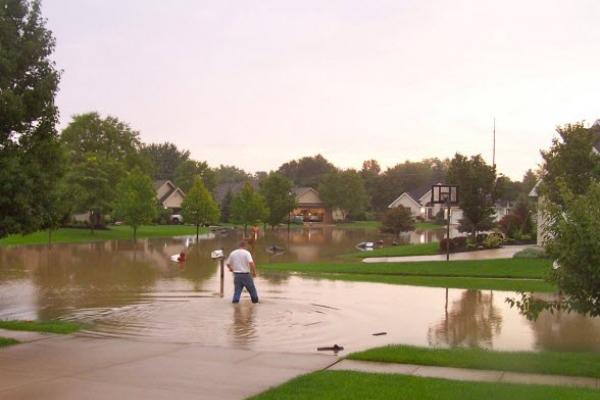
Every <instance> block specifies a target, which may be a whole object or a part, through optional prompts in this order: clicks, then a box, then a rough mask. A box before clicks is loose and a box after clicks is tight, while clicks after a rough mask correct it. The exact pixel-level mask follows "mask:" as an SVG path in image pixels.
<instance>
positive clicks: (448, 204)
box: [446, 195, 450, 261]
mask: <svg viewBox="0 0 600 400" xmlns="http://www.w3.org/2000/svg"><path fill="white" fill-rule="evenodd" d="M446 207H447V209H448V212H447V215H446V217H447V218H448V221H447V222H448V223H447V227H446V261H450V195H448V197H447V198H446Z"/></svg>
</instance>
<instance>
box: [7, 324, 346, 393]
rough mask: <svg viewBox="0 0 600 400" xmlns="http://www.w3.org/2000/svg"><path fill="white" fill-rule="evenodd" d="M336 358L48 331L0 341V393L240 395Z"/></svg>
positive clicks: (278, 382) (258, 391)
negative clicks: (1, 345)
mask: <svg viewBox="0 0 600 400" xmlns="http://www.w3.org/2000/svg"><path fill="white" fill-rule="evenodd" d="M337 360H338V358H337V357H336V356H330V355H320V354H293V353H275V352H273V353H271V352H257V351H249V350H236V349H229V348H219V347H208V346H202V345H197V344H172V343H153V342H142V341H132V340H125V339H117V338H97V337H87V336H85V335H70V336H53V337H50V338H38V340H35V341H32V342H29V343H23V344H17V345H14V346H8V347H5V348H2V349H0V398H1V399H23V400H26V399H42V398H43V399H48V400H51V399H61V400H68V399H86V400H94V399H111V400H117V399H128V400H129V399H144V400H158V399H166V400H186V399H197V400H202V399H223V400H227V399H244V398H246V397H248V396H251V395H255V394H258V393H260V392H263V391H265V390H267V389H269V388H270V387H272V386H277V385H280V384H282V383H284V382H286V381H288V380H290V379H292V378H295V377H296V376H298V375H302V374H306V373H309V372H313V371H315V370H320V369H324V368H327V367H328V366H330V365H331V364H333V363H334V362H336V361H337Z"/></svg>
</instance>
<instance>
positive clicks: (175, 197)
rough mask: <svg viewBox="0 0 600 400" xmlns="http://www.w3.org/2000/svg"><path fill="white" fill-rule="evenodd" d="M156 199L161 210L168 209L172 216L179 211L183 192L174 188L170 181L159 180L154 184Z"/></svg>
mask: <svg viewBox="0 0 600 400" xmlns="http://www.w3.org/2000/svg"><path fill="white" fill-rule="evenodd" d="M154 190H156V198H157V200H158V202H159V203H160V205H161V206H162V207H163V208H168V209H170V210H171V211H172V212H173V214H178V213H179V212H180V211H181V203H182V202H183V199H185V193H184V192H183V190H181V189H180V188H178V187H177V186H175V184H174V183H173V182H171V181H170V180H168V179H167V180H161V181H155V182H154Z"/></svg>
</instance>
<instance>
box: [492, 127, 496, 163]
mask: <svg viewBox="0 0 600 400" xmlns="http://www.w3.org/2000/svg"><path fill="white" fill-rule="evenodd" d="M492 166H493V167H494V170H495V169H496V117H494V145H493V147H492Z"/></svg>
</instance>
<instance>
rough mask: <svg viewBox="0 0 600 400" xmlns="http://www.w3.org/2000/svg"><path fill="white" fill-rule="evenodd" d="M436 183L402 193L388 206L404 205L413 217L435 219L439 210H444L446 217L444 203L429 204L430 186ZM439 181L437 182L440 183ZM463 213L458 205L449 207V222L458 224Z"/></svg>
mask: <svg viewBox="0 0 600 400" xmlns="http://www.w3.org/2000/svg"><path fill="white" fill-rule="evenodd" d="M435 184H436V183H430V184H427V185H424V186H421V187H419V188H416V189H414V190H410V191H408V192H404V193H402V194H401V195H400V196H398V197H397V198H396V199H395V200H394V201H392V202H391V203H390V205H389V206H388V208H396V207H400V206H403V207H406V208H408V209H410V211H411V213H412V215H413V217H415V218H416V217H421V218H423V219H424V220H432V219H435V216H436V215H437V213H438V212H440V210H443V212H444V219H445V218H446V214H447V210H446V207H445V205H444V204H431V186H433V185H435ZM440 184H441V183H437V185H440ZM462 217H463V213H462V210H461V209H460V208H459V207H456V206H453V207H451V208H450V223H451V224H458V221H459V220H460V219H462Z"/></svg>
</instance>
